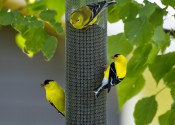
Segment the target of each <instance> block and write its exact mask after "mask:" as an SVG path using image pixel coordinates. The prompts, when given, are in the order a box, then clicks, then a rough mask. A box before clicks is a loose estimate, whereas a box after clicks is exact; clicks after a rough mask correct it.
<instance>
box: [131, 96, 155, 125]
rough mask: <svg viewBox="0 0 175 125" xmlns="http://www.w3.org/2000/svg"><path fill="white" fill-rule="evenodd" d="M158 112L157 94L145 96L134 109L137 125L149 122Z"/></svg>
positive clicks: (144, 124)
mask: <svg viewBox="0 0 175 125" xmlns="http://www.w3.org/2000/svg"><path fill="white" fill-rule="evenodd" d="M156 112H157V102H156V100H155V96H151V97H147V98H143V99H141V100H140V101H138V102H137V104H136V106H135V111H134V119H135V123H136V125H147V124H149V123H150V122H151V121H152V120H153V118H154V116H155V114H156Z"/></svg>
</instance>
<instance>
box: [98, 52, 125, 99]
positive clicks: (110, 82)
mask: <svg viewBox="0 0 175 125" xmlns="http://www.w3.org/2000/svg"><path fill="white" fill-rule="evenodd" d="M112 58H113V59H114V62H112V63H111V64H110V65H109V66H108V67H107V68H106V70H105V72H104V77H103V80H102V83H101V85H100V86H99V87H98V88H97V89H96V90H95V96H96V97H98V96H99V94H100V93H101V92H102V90H103V89H108V92H109V91H110V89H111V87H112V86H115V85H117V84H118V83H120V82H121V81H122V80H123V79H124V78H125V76H126V71H127V62H126V58H125V57H124V56H123V55H120V54H115V55H114V56H113V57H112Z"/></svg>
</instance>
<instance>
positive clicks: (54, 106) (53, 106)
mask: <svg viewBox="0 0 175 125" xmlns="http://www.w3.org/2000/svg"><path fill="white" fill-rule="evenodd" d="M49 103H50V104H51V105H52V106H53V107H54V108H55V109H56V110H57V111H58V113H60V114H61V115H63V116H65V115H64V114H63V113H62V112H60V111H59V110H58V109H57V108H56V107H55V105H54V104H53V103H52V102H51V101H49Z"/></svg>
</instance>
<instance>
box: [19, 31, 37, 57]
mask: <svg viewBox="0 0 175 125" xmlns="http://www.w3.org/2000/svg"><path fill="white" fill-rule="evenodd" d="M25 42H26V39H24V38H23V37H22V36H21V35H20V34H17V35H16V44H17V46H18V47H19V48H20V49H21V50H22V52H23V53H25V54H26V55H27V56H28V57H30V58H32V57H33V56H34V53H33V52H32V51H27V50H26V49H25V47H26V46H25Z"/></svg>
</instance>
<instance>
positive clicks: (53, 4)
mask: <svg viewBox="0 0 175 125" xmlns="http://www.w3.org/2000/svg"><path fill="white" fill-rule="evenodd" d="M46 1H47V2H46V6H47V8H49V9H52V10H55V11H56V12H57V15H56V17H55V18H56V21H59V22H60V21H61V18H62V16H63V15H64V13H65V0H59V4H58V0H46Z"/></svg>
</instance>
